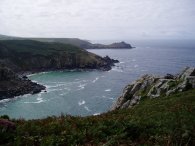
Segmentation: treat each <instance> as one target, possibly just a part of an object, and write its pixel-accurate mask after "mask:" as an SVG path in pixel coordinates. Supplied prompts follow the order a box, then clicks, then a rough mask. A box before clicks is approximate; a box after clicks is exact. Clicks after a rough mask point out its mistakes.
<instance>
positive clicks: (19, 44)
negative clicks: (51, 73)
mask: <svg viewBox="0 0 195 146" xmlns="http://www.w3.org/2000/svg"><path fill="white" fill-rule="evenodd" d="M0 45H1V47H4V48H6V49H7V51H11V52H10V53H13V52H15V53H31V54H33V55H45V56H47V55H52V54H54V53H59V52H69V53H82V52H85V50H83V49H81V48H78V47H76V46H73V45H69V44H62V43H43V42H38V41H32V40H4V41H0ZM1 55H3V52H2V53H1ZM1 55H0V56H1Z"/></svg>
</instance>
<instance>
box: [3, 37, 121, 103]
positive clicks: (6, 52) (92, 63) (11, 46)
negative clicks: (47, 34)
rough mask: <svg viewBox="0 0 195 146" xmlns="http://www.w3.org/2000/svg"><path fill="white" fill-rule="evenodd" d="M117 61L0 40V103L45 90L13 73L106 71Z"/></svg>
mask: <svg viewBox="0 0 195 146" xmlns="http://www.w3.org/2000/svg"><path fill="white" fill-rule="evenodd" d="M117 62H118V60H114V59H111V58H109V57H108V56H106V57H104V58H102V57H100V56H98V55H95V54H93V53H90V52H87V51H86V50H84V49H81V48H78V47H75V46H72V45H65V44H60V43H43V42H38V41H31V40H6V41H0V100H1V99H5V98H12V97H14V96H19V95H24V94H28V93H31V94H34V93H38V92H40V91H41V90H44V89H45V87H44V86H42V85H38V84H36V83H33V82H31V81H30V80H28V79H27V78H26V77H25V78H21V77H19V76H18V75H16V73H17V74H21V73H24V72H42V71H51V70H63V69H99V70H104V71H106V70H110V69H111V66H113V65H114V63H117Z"/></svg>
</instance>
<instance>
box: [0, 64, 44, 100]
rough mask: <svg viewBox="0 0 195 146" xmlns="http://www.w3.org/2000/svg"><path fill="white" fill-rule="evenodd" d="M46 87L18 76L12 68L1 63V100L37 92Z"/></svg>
mask: <svg viewBox="0 0 195 146" xmlns="http://www.w3.org/2000/svg"><path fill="white" fill-rule="evenodd" d="M44 89H45V87H44V86H42V85H39V84H37V83H34V82H31V81H30V80H28V79H27V78H25V77H24V78H22V77H21V78H20V77H18V76H17V75H16V74H15V73H14V72H13V71H12V70H11V69H9V68H7V67H5V66H3V65H1V64H0V100H2V99H6V98H13V97H15V96H20V95H24V94H35V93H38V92H41V91H42V90H44Z"/></svg>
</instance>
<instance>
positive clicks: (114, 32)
mask: <svg viewBox="0 0 195 146" xmlns="http://www.w3.org/2000/svg"><path fill="white" fill-rule="evenodd" d="M0 34H4V35H13V36H25V37H70V38H75V37H77V38H82V39H89V40H104V39H107V40H109V39H121V40H122V39H125V40H127V39H194V38H195V0H0Z"/></svg>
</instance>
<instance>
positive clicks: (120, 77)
mask: <svg viewBox="0 0 195 146" xmlns="http://www.w3.org/2000/svg"><path fill="white" fill-rule="evenodd" d="M93 42H97V43H109V42H113V40H110V41H93ZM126 42H128V43H130V44H131V45H132V46H135V47H136V48H133V49H91V50H88V51H89V52H93V53H95V54H98V55H100V56H103V57H104V56H106V55H108V56H110V57H111V58H113V59H118V60H119V61H120V63H117V64H115V66H114V67H112V70H110V71H98V70H92V71H76V70H69V71H67V70H66V71H51V72H42V73H37V74H31V75H29V76H28V77H29V78H30V79H31V80H33V81H34V82H37V83H39V84H42V85H44V86H46V91H47V92H41V93H38V94H34V95H30V94H27V95H24V96H18V97H15V98H13V99H5V100H1V101H0V115H8V116H9V117H10V118H22V119H41V118H45V117H48V116H59V115H61V114H64V115H72V116H90V115H94V116H95V115H99V114H102V113H105V112H107V111H109V110H110V108H111V106H112V105H113V104H114V103H115V102H116V100H117V98H118V97H119V96H120V95H121V94H122V92H123V89H124V87H125V86H126V85H128V84H130V83H131V82H133V81H134V80H136V79H137V78H139V77H140V76H142V75H144V74H155V75H160V76H163V75H166V74H167V73H171V74H177V73H179V72H180V71H182V70H183V69H184V68H185V67H186V66H190V67H195V40H141V41H140V40H134V41H132V40H131V41H129V40H126Z"/></svg>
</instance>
